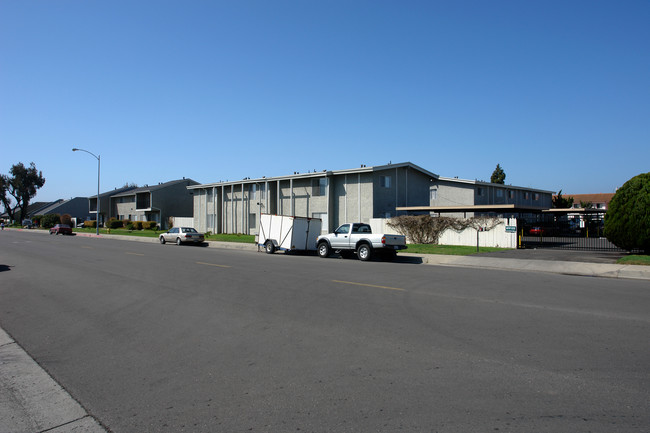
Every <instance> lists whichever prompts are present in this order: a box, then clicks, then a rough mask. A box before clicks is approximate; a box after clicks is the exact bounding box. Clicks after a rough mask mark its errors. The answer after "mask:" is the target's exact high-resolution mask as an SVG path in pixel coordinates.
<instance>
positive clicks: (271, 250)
mask: <svg viewBox="0 0 650 433" xmlns="http://www.w3.org/2000/svg"><path fill="white" fill-rule="evenodd" d="M264 249H265V250H266V254H273V253H274V252H275V245H273V241H266V243H265V244H264Z"/></svg>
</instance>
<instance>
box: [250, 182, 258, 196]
mask: <svg viewBox="0 0 650 433" xmlns="http://www.w3.org/2000/svg"><path fill="white" fill-rule="evenodd" d="M249 199H250V200H257V184H256V183H254V184H252V185H251V189H250V197H249Z"/></svg>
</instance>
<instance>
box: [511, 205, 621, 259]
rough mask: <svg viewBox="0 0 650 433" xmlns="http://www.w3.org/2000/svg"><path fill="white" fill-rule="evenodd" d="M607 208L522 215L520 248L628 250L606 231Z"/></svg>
mask: <svg viewBox="0 0 650 433" xmlns="http://www.w3.org/2000/svg"><path fill="white" fill-rule="evenodd" d="M604 223H605V212H604V211H599V210H595V209H589V210H586V211H585V210H582V212H579V213H578V212H576V213H570V212H567V213H564V214H560V215H558V214H536V215H528V216H525V217H524V218H521V219H520V224H519V227H518V228H517V230H518V233H519V240H520V243H519V246H520V248H557V249H564V250H583V251H617V252H622V251H624V250H622V249H620V248H618V247H617V246H616V245H614V244H613V243H611V242H610V241H609V240H608V239H607V238H606V237H605V235H604V233H603V228H604Z"/></svg>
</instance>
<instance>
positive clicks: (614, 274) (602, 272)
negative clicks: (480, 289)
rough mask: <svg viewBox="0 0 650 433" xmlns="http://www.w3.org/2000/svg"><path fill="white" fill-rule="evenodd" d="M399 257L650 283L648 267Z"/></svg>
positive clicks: (445, 263)
mask: <svg viewBox="0 0 650 433" xmlns="http://www.w3.org/2000/svg"><path fill="white" fill-rule="evenodd" d="M400 256H404V257H418V258H421V259H422V263H424V264H427V265H439V266H459V267H472V268H484V269H501V270H509V271H530V272H548V273H554V274H563V275H577V276H586V277H603V278H627V279H639V280H650V267H647V266H634V265H616V264H606V263H585V262H569V261H552V260H526V259H502V258H495V257H481V256H446V255H437V254H411V253H400Z"/></svg>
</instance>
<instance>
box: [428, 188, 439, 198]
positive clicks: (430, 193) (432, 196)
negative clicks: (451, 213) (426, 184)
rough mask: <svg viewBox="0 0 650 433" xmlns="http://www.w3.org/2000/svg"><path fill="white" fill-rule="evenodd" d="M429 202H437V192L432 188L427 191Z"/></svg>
mask: <svg viewBox="0 0 650 433" xmlns="http://www.w3.org/2000/svg"><path fill="white" fill-rule="evenodd" d="M429 200H431V201H436V200H438V190H437V189H436V188H432V189H430V190H429Z"/></svg>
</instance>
